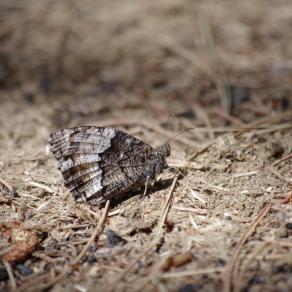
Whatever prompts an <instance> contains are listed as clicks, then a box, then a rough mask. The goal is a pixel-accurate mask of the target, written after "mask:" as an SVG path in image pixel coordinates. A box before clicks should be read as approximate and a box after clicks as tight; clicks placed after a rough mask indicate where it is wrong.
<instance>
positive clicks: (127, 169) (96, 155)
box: [49, 126, 170, 205]
mask: <svg viewBox="0 0 292 292" xmlns="http://www.w3.org/2000/svg"><path fill="white" fill-rule="evenodd" d="M49 148H50V150H51V152H52V153H53V154H54V156H55V158H56V159H57V160H58V163H59V169H60V171H61V172H62V175H63V178H64V184H65V186H66V187H67V188H68V189H69V190H70V192H71V193H72V194H73V196H74V198H75V199H76V200H77V201H88V202H89V203H91V204H94V205H98V204H100V203H103V202H104V201H106V200H108V199H111V198H117V196H119V195H121V194H123V193H126V192H128V191H130V190H135V189H138V188H139V187H141V186H143V185H145V183H146V182H147V180H148V179H149V178H150V179H154V178H155V177H156V176H157V175H158V174H160V173H161V172H162V171H163V169H164V168H166V167H167V165H166V162H165V158H166V157H167V156H169V155H170V146H169V144H164V145H162V146H160V147H157V148H153V147H151V146H150V145H148V144H146V143H144V142H143V141H141V140H139V139H137V138H135V137H133V136H131V135H129V134H127V133H125V132H123V131H121V130H118V129H114V128H99V127H94V126H83V127H76V128H67V129H62V130H59V131H57V132H55V133H53V134H51V136H50V139H49Z"/></svg>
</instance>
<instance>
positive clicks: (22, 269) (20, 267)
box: [15, 264, 33, 277]
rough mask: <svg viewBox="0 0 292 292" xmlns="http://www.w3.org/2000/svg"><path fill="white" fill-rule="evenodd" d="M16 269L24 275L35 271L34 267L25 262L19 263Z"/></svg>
mask: <svg viewBox="0 0 292 292" xmlns="http://www.w3.org/2000/svg"><path fill="white" fill-rule="evenodd" d="M15 269H16V270H17V271H18V272H19V273H20V274H21V275H22V276H24V277H27V276H29V275H31V274H32V273H33V271H32V269H31V268H30V267H28V266H26V265H23V264H17V265H16V266H15Z"/></svg>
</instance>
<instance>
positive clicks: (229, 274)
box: [223, 205, 271, 292]
mask: <svg viewBox="0 0 292 292" xmlns="http://www.w3.org/2000/svg"><path fill="white" fill-rule="evenodd" d="M270 208H271V207H270V205H267V206H266V207H265V208H263V210H262V211H261V212H260V214H259V215H258V216H257V218H256V219H255V220H254V221H253V222H252V223H251V224H250V226H249V227H248V229H247V230H246V232H245V233H244V234H243V236H242V237H241V239H240V240H239V242H238V243H237V245H236V248H235V251H234V253H233V255H232V257H231V259H230V261H229V263H228V265H227V269H226V273H225V277H224V278H225V279H224V289H223V291H225V292H231V291H232V281H233V275H234V267H235V265H236V262H237V259H238V256H239V253H240V250H241V248H242V246H243V245H244V244H245V242H246V241H247V239H248V238H249V237H250V236H251V235H252V234H253V232H254V231H255V229H256V227H257V226H258V225H259V223H260V222H261V220H262V219H263V218H264V217H265V216H266V215H267V213H268V212H269V211H270Z"/></svg>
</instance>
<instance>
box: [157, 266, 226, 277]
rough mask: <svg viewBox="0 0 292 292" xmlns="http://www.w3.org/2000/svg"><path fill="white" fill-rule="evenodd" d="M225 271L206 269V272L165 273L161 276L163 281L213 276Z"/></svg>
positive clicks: (223, 269) (222, 269)
mask: <svg viewBox="0 0 292 292" xmlns="http://www.w3.org/2000/svg"><path fill="white" fill-rule="evenodd" d="M224 271H225V268H210V269H205V270H194V271H182V272H169V273H164V274H163V275H161V278H163V279H168V278H179V277H188V276H196V275H204V274H212V273H222V272H224Z"/></svg>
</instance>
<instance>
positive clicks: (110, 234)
mask: <svg viewBox="0 0 292 292" xmlns="http://www.w3.org/2000/svg"><path fill="white" fill-rule="evenodd" d="M105 234H106V237H107V242H108V244H109V246H110V247H114V246H116V245H119V244H124V243H126V242H127V241H126V240H125V239H123V238H122V237H121V236H120V235H118V234H117V233H116V232H115V231H113V230H111V229H107V230H106V231H105Z"/></svg>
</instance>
